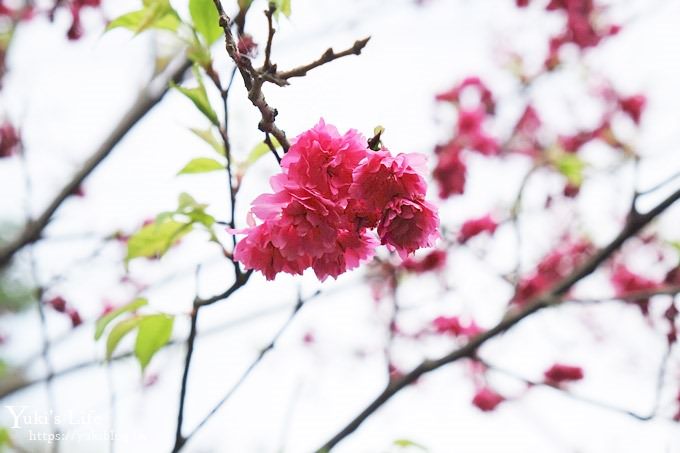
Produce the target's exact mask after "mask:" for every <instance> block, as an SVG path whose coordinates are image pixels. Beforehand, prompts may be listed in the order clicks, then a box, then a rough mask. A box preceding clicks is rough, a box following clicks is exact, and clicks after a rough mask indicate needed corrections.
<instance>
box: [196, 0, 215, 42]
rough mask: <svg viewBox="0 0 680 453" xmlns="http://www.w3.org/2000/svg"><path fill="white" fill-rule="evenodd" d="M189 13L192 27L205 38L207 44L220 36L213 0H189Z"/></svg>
mask: <svg viewBox="0 0 680 453" xmlns="http://www.w3.org/2000/svg"><path fill="white" fill-rule="evenodd" d="M189 13H190V14H191V20H192V21H193V23H194V28H195V29H196V31H197V32H198V33H200V34H201V36H203V38H205V42H206V44H207V45H211V44H212V43H214V42H215V41H217V39H219V37H220V36H222V33H223V30H222V27H220V16H219V14H218V13H217V8H215V4H214V3H213V0H189Z"/></svg>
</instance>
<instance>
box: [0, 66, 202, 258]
mask: <svg viewBox="0 0 680 453" xmlns="http://www.w3.org/2000/svg"><path fill="white" fill-rule="evenodd" d="M190 67H191V62H190V61H188V60H187V61H185V62H183V63H182V64H181V65H180V66H179V67H178V68H177V69H176V70H175V71H174V72H173V73H172V74H171V75H170V77H169V79H170V80H173V81H174V82H176V83H179V82H180V81H181V79H182V78H183V76H184V73H185V72H186V71H187V70H188V69H189V68H190ZM156 82H157V81H156V80H152V81H151V82H150V83H149V84H148V85H147V88H145V89H144V90H143V91H142V92H141V93H140V95H139V97H138V99H137V101H136V102H135V104H134V105H133V106H132V107H131V108H130V110H128V112H127V113H126V114H125V116H123V118H122V119H121V121H120V122H119V123H118V125H117V126H116V127H115V129H114V130H113V131H112V132H111V134H109V136H108V137H107V138H106V139H105V140H104V142H103V143H102V144H101V146H100V147H99V149H97V151H96V152H95V153H94V154H93V155H92V156H90V158H89V159H87V160H86V161H85V162H84V163H83V165H82V167H81V168H80V169H79V170H78V171H77V172H76V174H75V175H73V177H72V178H71V180H70V181H69V182H68V183H66V185H65V186H64V187H63V188H62V189H61V190H60V191H59V192H58V193H57V195H56V196H55V197H54V199H52V201H51V202H50V203H49V204H48V205H47V207H46V208H45V210H44V211H43V212H42V213H41V214H40V215H39V216H38V217H37V218H36V219H35V220H33V221H31V222H29V223H27V224H26V225H25V226H24V228H23V230H22V231H21V233H20V234H19V235H18V236H17V237H16V238H15V239H13V240H12V241H10V242H9V243H8V244H6V245H4V246H2V247H0V268H1V267H4V266H5V265H7V264H8V263H9V262H10V260H11V259H12V257H13V256H14V255H15V254H16V253H17V252H18V251H19V250H21V249H22V248H23V247H25V246H26V245H28V244H32V243H34V242H36V241H38V240H39V239H40V238H41V237H42V234H43V231H44V230H45V228H46V227H47V225H48V224H49V222H50V220H51V219H52V216H53V215H54V214H55V212H56V211H57V210H58V209H59V207H61V205H62V204H63V203H64V201H65V200H66V199H67V198H69V197H70V196H71V195H72V194H73V193H74V192H75V191H76V189H77V188H78V187H79V186H80V185H81V184H82V183H83V181H84V180H85V178H87V177H88V176H89V175H90V173H92V172H93V171H94V169H95V168H97V166H98V165H99V164H100V163H102V162H103V161H104V159H106V158H107V157H108V156H109V154H111V151H113V149H114V148H115V147H116V145H118V143H119V142H120V141H121V140H122V139H123V137H125V136H126V135H127V133H128V132H130V131H131V130H132V129H133V127H134V126H135V125H136V124H137V123H138V122H139V121H140V120H141V119H142V118H144V117H145V116H146V114H147V113H149V112H150V111H151V109H152V108H153V107H154V106H155V105H156V104H158V103H159V102H160V101H161V99H163V97H164V96H165V94H166V93H167V92H168V84H167V83H166V84H164V88H163V89H162V90H160V91H159V92H155V93H152V92H150V90H151V87H152V86H154V85H155V84H156Z"/></svg>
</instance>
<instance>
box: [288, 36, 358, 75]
mask: <svg viewBox="0 0 680 453" xmlns="http://www.w3.org/2000/svg"><path fill="white" fill-rule="evenodd" d="M370 39H371V37H370V36H369V37H367V38H364V39H359V40H357V41H355V42H354V44H353V45H352V47H350V48H349V49H346V50H343V51H341V52H335V51H334V50H333V49H332V48H328V49H326V51H325V52H324V53H323V54H322V55H321V57H319V59H318V60H316V61H313V62H311V63H309V64H306V65H302V66H299V67H297V68H294V69H291V70H289V71H281V72H277V73H276V78H277V79H280V80H288V79H292V78H293V77H303V76H305V75H307V73H308V72H309V71H311V70H312V69H314V68H318V67H319V66H323V65H325V64H326V63H330V62H331V61H333V60H337V59H338V58H342V57H346V56H349V55H361V51H362V50H363V49H364V47H366V44H368V41H369V40H370Z"/></svg>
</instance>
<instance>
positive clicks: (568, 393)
mask: <svg viewBox="0 0 680 453" xmlns="http://www.w3.org/2000/svg"><path fill="white" fill-rule="evenodd" d="M475 360H476V361H478V362H479V363H481V364H483V365H484V367H486V368H488V369H489V370H491V371H494V372H496V373H499V374H503V375H505V376H508V377H511V378H513V379H515V380H518V381H521V382H523V383H525V384H526V385H528V386H530V387H546V388H549V389H552V390H555V391H557V392H559V393H561V394H563V395H565V396H567V397H569V398H571V399H573V400H575V401H580V402H582V403H586V404H589V405H591V406H595V407H599V408H600V409H605V410H608V411H611V412H617V413H620V414H624V415H628V416H630V417H633V418H634V419H636V420H640V421H648V420H651V419H653V418H654V417H655V416H656V405H655V406H654V410H652V412H651V413H650V414H648V415H642V414H638V413H637V412H634V411H632V410H629V409H625V408H622V407H619V406H613V405H611V404H608V403H605V402H603V401H599V400H595V399H592V398H588V397H587V396H582V395H578V394H576V393H573V392H571V391H570V390H568V389H567V388H565V387H561V386H559V385H555V384H552V383H550V382H545V381H534V380H532V379H528V378H526V377H524V376H521V375H519V374H518V373H515V372H514V371H510V370H507V369H505V368H501V367H498V366H496V365H493V364H491V363H489V362H487V361H486V360H482V359H480V358H475Z"/></svg>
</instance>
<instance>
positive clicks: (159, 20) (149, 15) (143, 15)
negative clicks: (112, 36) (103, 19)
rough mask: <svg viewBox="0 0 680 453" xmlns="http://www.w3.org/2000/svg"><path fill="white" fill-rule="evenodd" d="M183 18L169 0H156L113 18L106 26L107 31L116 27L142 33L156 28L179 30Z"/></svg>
mask: <svg viewBox="0 0 680 453" xmlns="http://www.w3.org/2000/svg"><path fill="white" fill-rule="evenodd" d="M180 24H181V20H180V18H179V16H178V15H177V12H176V11H175V10H174V9H173V8H172V6H171V5H170V2H168V1H167V0H154V1H148V2H145V7H144V8H143V9H140V10H138V11H132V12H130V13H127V14H123V15H122V16H119V17H117V18H115V19H113V20H112V21H111V22H109V24H108V25H107V26H106V31H109V30H112V29H114V28H127V29H128V30H131V31H133V32H135V34H138V33H141V32H142V31H144V30H147V29H150V28H155V29H161V30H170V31H177V28H178V27H179V25H180Z"/></svg>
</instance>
